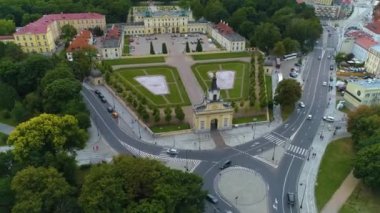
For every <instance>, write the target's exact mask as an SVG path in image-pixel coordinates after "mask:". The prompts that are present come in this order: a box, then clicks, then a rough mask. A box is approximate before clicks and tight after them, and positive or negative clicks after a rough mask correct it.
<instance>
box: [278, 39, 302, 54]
mask: <svg viewBox="0 0 380 213" xmlns="http://www.w3.org/2000/svg"><path fill="white" fill-rule="evenodd" d="M282 43H283V44H284V47H285V52H286V54H288V53H294V52H298V51H299V50H300V48H301V45H300V43H299V42H298V41H297V40H294V39H291V38H289V37H287V38H285V39H284V40H282Z"/></svg>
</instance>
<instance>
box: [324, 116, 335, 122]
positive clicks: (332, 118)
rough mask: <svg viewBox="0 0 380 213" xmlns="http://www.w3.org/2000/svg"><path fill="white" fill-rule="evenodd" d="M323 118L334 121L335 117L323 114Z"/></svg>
mask: <svg viewBox="0 0 380 213" xmlns="http://www.w3.org/2000/svg"><path fill="white" fill-rule="evenodd" d="M323 120H325V121H327V122H334V121H335V118H334V117H332V116H323Z"/></svg>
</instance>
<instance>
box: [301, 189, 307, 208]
mask: <svg viewBox="0 0 380 213" xmlns="http://www.w3.org/2000/svg"><path fill="white" fill-rule="evenodd" d="M301 185H302V183H301ZM305 192H306V184H305V188H304V190H303V195H302V200H301V205H300V209H302V204H303V199H304V198H305Z"/></svg>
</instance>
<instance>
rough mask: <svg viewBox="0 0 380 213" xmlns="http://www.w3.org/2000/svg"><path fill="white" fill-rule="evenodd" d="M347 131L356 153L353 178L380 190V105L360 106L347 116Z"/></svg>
mask: <svg viewBox="0 0 380 213" xmlns="http://www.w3.org/2000/svg"><path fill="white" fill-rule="evenodd" d="M347 129H348V131H349V132H351V134H352V141H353V142H354V147H355V149H356V151H357V153H356V158H355V162H354V176H355V177H357V178H360V179H362V180H363V183H364V184H365V185H367V186H369V187H371V188H376V189H379V188H380V170H379V169H378V168H379V167H380V159H379V156H380V105H374V106H360V107H359V108H357V109H356V110H355V111H352V112H350V113H349V114H348V123H347Z"/></svg>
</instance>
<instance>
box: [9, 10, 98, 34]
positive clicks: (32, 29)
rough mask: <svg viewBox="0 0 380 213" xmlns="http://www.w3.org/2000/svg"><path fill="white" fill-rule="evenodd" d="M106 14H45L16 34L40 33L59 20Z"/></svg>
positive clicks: (94, 17) (90, 17)
mask: <svg viewBox="0 0 380 213" xmlns="http://www.w3.org/2000/svg"><path fill="white" fill-rule="evenodd" d="M103 18H104V15H102V14H99V13H61V14H50V15H44V16H42V17H41V18H40V19H38V20H37V21H35V22H32V23H29V24H27V25H26V26H24V27H22V28H21V29H19V30H18V31H17V32H16V33H15V34H16V35H17V34H25V33H32V34H39V33H46V30H47V27H48V25H49V24H51V23H52V22H54V21H57V20H77V19H78V20H80V19H103Z"/></svg>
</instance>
